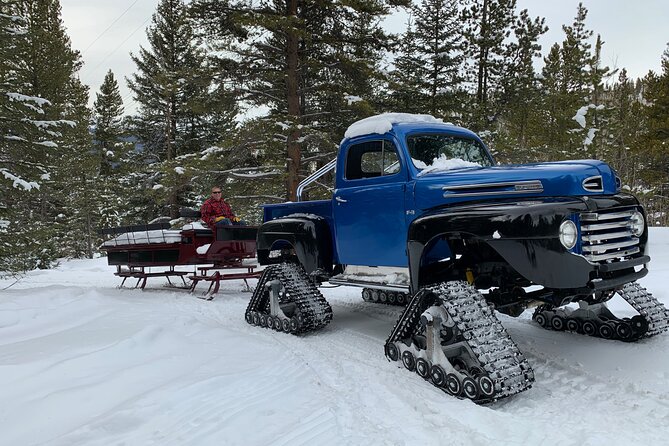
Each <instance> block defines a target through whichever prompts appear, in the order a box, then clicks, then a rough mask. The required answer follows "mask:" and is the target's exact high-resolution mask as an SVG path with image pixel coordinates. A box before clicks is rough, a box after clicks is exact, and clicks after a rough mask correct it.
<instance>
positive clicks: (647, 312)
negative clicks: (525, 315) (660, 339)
mask: <svg viewBox="0 0 669 446" xmlns="http://www.w3.org/2000/svg"><path fill="white" fill-rule="evenodd" d="M617 293H618V294H619V295H620V297H622V298H623V299H624V300H625V301H626V302H627V303H629V304H630V305H631V306H632V308H634V309H635V310H636V311H638V312H639V315H637V316H634V317H632V318H631V319H629V318H623V319H619V318H617V317H616V316H615V315H613V313H611V311H609V309H608V308H607V306H606V303H600V304H594V305H588V304H586V303H583V302H579V305H580V306H581V308H580V309H578V310H571V309H568V308H565V309H562V308H554V307H551V306H549V305H542V306H540V307H539V308H537V310H536V311H535V312H534V315H533V316H532V318H533V319H534V320H535V321H536V322H537V323H539V325H541V326H542V327H544V328H547V329H552V330H556V331H563V330H565V331H571V332H575V333H580V334H585V335H588V336H596V337H600V338H604V339H612V340H617V341H625V342H634V341H638V340H639V339H643V338H649V337H652V336H655V335H657V334H659V333H662V332H664V331H666V330H667V328H669V311H668V310H667V308H666V307H665V306H664V305H663V304H662V303H661V302H659V301H658V300H657V299H656V298H655V297H654V296H653V295H652V294H651V293H649V292H648V290H646V289H645V288H643V287H642V286H641V285H639V284H638V283H636V282H631V283H628V284H626V285H624V286H623V287H622V288H621V289H620V290H618V291H617Z"/></svg>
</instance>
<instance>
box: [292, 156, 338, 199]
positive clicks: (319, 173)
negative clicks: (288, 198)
mask: <svg viewBox="0 0 669 446" xmlns="http://www.w3.org/2000/svg"><path fill="white" fill-rule="evenodd" d="M336 165H337V158H335V159H333V160H332V161H330V162H329V163H327V164H326V165H325V166H323V167H321V168H320V169H318V170H317V171H316V172H314V173H312V174H311V175H309V176H308V177H306V178H305V179H304V180H302V181H301V182H300V184H298V185H297V201H302V192H304V188H306V187H307V186H308V185H310V184H311V183H313V182H314V181H316V180H317V179H319V178H320V177H322V176H323V175H325V174H326V173H328V172H330V171H331V170H332V169H334V168H335V166H336Z"/></svg>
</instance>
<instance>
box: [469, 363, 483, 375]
mask: <svg viewBox="0 0 669 446" xmlns="http://www.w3.org/2000/svg"><path fill="white" fill-rule="evenodd" d="M469 374H470V375H471V376H472V377H473V378H476V377H478V376H481V375H485V371H483V369H482V368H481V367H478V366H473V367H470V368H469Z"/></svg>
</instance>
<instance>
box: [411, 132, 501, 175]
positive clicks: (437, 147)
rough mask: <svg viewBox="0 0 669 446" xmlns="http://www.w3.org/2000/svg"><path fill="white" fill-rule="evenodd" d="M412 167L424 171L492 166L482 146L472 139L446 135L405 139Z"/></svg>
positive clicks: (418, 136)
mask: <svg viewBox="0 0 669 446" xmlns="http://www.w3.org/2000/svg"><path fill="white" fill-rule="evenodd" d="M407 145H408V146H409V154H410V155H411V159H412V161H413V164H414V166H416V167H417V168H418V169H421V170H424V171H428V170H429V171H433V170H436V169H437V168H438V170H451V169H462V168H465V167H482V166H492V160H491V159H490V156H489V155H488V153H487V152H486V150H485V148H484V147H483V145H482V144H480V143H479V142H478V141H476V140H474V139H469V138H462V137H459V136H454V135H446V134H430V135H412V136H409V137H408V138H407Z"/></svg>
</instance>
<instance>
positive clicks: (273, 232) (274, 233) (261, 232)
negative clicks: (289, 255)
mask: <svg viewBox="0 0 669 446" xmlns="http://www.w3.org/2000/svg"><path fill="white" fill-rule="evenodd" d="M256 241H257V250H258V262H259V263H260V264H261V265H269V264H271V263H278V262H280V261H281V259H270V257H269V253H270V251H273V250H281V249H293V250H294V251H295V255H296V256H297V259H298V260H299V262H300V263H301V264H302V266H303V267H304V269H305V271H306V272H307V274H311V273H313V272H318V273H322V274H323V275H328V276H329V275H330V274H331V273H332V252H333V251H332V235H331V232H330V226H329V225H328V223H327V221H326V220H325V219H324V218H322V217H318V216H316V215H314V216H299V217H298V216H295V217H290V216H288V217H283V218H279V219H276V220H271V221H268V222H266V223H263V225H262V226H260V228H259V229H258V237H257V239H256Z"/></svg>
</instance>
